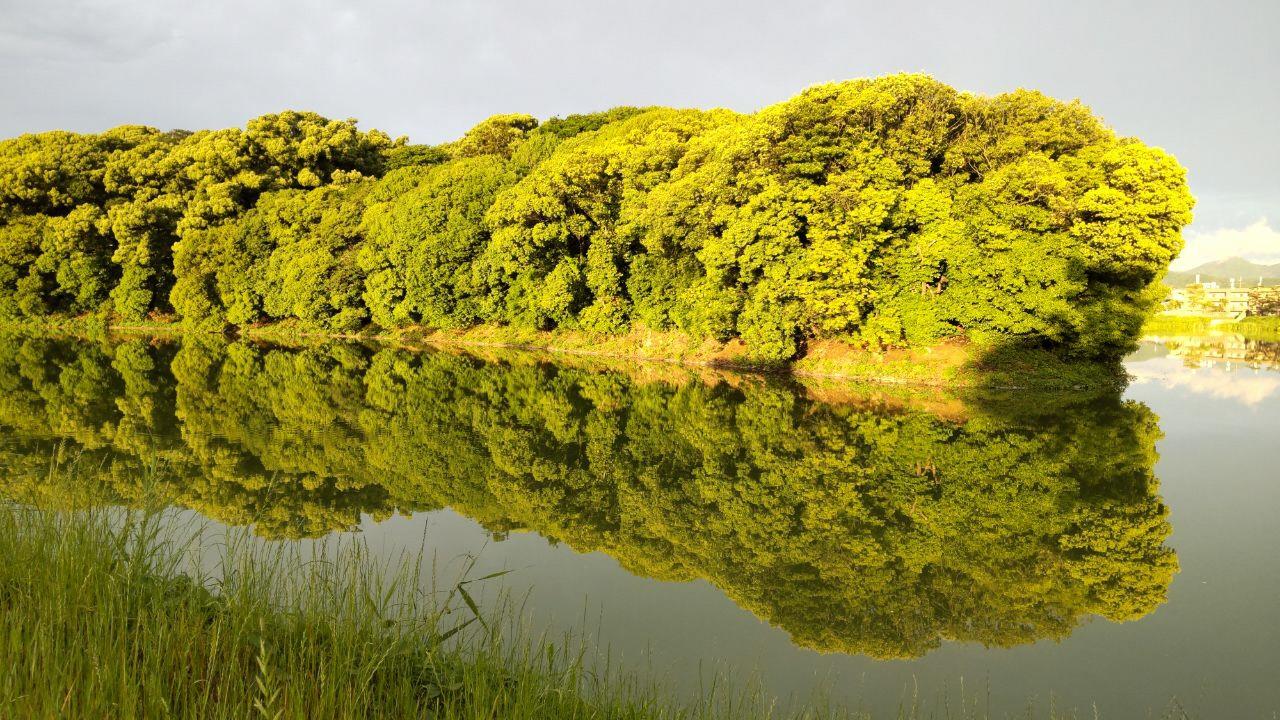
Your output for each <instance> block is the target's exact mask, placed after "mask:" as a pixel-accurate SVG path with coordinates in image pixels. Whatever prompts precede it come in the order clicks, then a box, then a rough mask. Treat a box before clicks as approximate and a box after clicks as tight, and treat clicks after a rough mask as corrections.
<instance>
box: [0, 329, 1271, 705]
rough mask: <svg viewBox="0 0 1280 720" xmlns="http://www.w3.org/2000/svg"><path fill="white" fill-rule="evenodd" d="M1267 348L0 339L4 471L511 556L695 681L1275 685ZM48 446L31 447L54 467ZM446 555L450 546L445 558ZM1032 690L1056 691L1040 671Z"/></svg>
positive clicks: (523, 576) (1220, 700)
mask: <svg viewBox="0 0 1280 720" xmlns="http://www.w3.org/2000/svg"><path fill="white" fill-rule="evenodd" d="M1278 357H1280V355H1278V354H1277V352H1276V346H1274V345H1266V344H1259V343H1250V342H1245V341H1242V340H1239V339H1238V338H1231V337H1226V338H1216V339H1213V340H1205V339H1200V340H1195V339H1169V340H1167V341H1166V342H1164V343H1162V344H1148V345H1145V346H1144V347H1143V348H1142V349H1141V350H1140V351H1139V352H1138V353H1136V354H1135V355H1134V356H1133V357H1132V358H1130V360H1129V362H1128V365H1127V366H1128V368H1129V370H1130V372H1131V373H1132V374H1133V375H1134V377H1135V380H1134V382H1133V383H1132V384H1131V385H1130V386H1129V388H1128V390H1127V391H1126V392H1125V393H1124V396H1123V397H1084V396H1078V395H1055V396H1034V395H1030V394H1025V393H1015V394H1009V395H1007V396H1002V397H993V396H983V397H965V396H956V395H950V394H946V393H942V392H936V391H928V392H925V391H908V390H902V389H892V388H878V387H871V388H858V387H851V386H849V385H847V384H839V383H830V382H823V381H818V380H807V381H789V380H780V379H769V378H761V377H755V376H743V375H733V374H727V373H719V372H715V371H709V370H692V369H684V368H678V367H673V366H668V365H662V364H642V365H639V366H636V365H623V366H619V365H616V364H615V365H610V364H606V363H596V362H588V361H581V360H579V361H573V360H569V361H568V364H565V363H566V361H565V360H564V359H561V361H560V364H556V363H552V362H550V361H548V360H547V359H546V358H539V357H536V356H530V355H501V356H496V357H489V358H478V357H473V356H469V355H462V354H455V353H446V352H434V353H410V352H405V351H398V350H390V349H382V348H376V347H364V346H359V345H330V346H323V347H312V348H305V349H293V350H290V349H281V348H271V347H263V346H255V345H251V344H239V343H232V344H227V343H223V342H221V341H215V340H213V339H198V340H187V341H184V342H176V341H143V340H130V341H126V342H122V343H105V342H101V343H87V342H78V341H70V340H49V339H13V338H8V339H4V340H3V341H2V342H0V428H2V429H3V437H4V442H3V444H2V445H0V469H2V470H3V472H0V494H3V495H4V496H6V497H9V498H12V499H15V500H18V501H22V502H33V503H36V504H40V505H44V506H49V507H69V506H77V505H82V504H84V503H97V504H125V505H128V504H133V503H137V502H139V499H140V498H143V497H152V496H155V495H157V494H158V495H159V496H160V497H161V498H163V499H164V500H165V501H166V502H168V503H171V504H173V505H174V506H177V507H180V508H187V509H189V510H190V511H193V512H195V513H198V514H200V515H202V516H204V517H207V518H211V519H213V520H214V521H217V522H219V523H226V524H231V525H243V524H252V525H253V527H254V528H255V531H256V532H257V533H259V534H260V535H262V536H263V537H265V538H270V539H280V540H281V541H290V542H294V541H297V542H306V539H307V538H316V537H323V536H325V535H327V534H331V533H336V532H350V531H353V530H358V531H360V532H362V533H363V536H364V538H365V539H366V540H367V541H368V542H369V543H370V545H371V547H372V548H373V549H374V550H375V551H377V552H379V553H383V554H387V555H396V554H399V553H401V552H403V551H405V550H406V549H408V550H411V551H412V550H414V549H416V548H417V547H418V546H419V545H420V544H421V543H423V542H425V543H426V547H427V548H428V549H429V550H430V551H431V552H433V553H434V554H435V555H436V556H438V557H439V558H441V559H443V560H448V559H450V558H458V557H461V556H464V555H473V556H476V557H477V558H478V566H477V567H476V569H475V570H474V571H473V572H475V573H485V572H489V571H492V570H498V569H511V570H514V572H513V573H511V574H510V575H507V576H504V577H503V578H502V581H503V583H504V587H505V589H507V590H508V591H510V592H512V593H515V594H516V595H517V596H519V597H524V598H525V605H524V607H525V611H526V613H527V615H528V617H529V620H530V622H531V623H532V624H533V625H534V626H536V627H545V628H549V629H551V630H552V631H553V632H556V631H560V630H565V629H569V630H575V631H585V632H588V633H590V635H591V637H592V639H593V640H594V641H595V642H597V643H599V644H600V645H601V646H602V647H607V648H609V653H610V655H611V657H612V659H613V661H614V663H615V664H620V665H622V666H624V667H629V668H635V669H637V670H639V671H641V672H644V673H647V674H652V675H657V676H660V677H662V678H663V679H665V681H667V682H668V683H670V684H671V686H672V687H673V688H674V689H676V690H677V691H684V692H696V691H697V690H698V687H699V683H700V682H701V681H702V679H703V678H705V677H706V675H707V669H708V668H727V669H729V671H730V672H731V673H732V674H733V675H735V676H736V678H737V679H738V680H739V681H746V680H747V679H752V678H753V679H754V680H755V681H757V682H758V683H759V684H760V685H761V686H763V687H764V689H766V690H768V691H770V692H773V693H776V694H778V695H780V696H783V697H788V696H798V697H807V696H808V695H809V694H810V693H811V692H813V690H814V688H823V689H825V691H826V692H827V693H828V694H830V695H831V696H833V697H834V698H836V699H838V700H844V701H847V702H851V703H854V704H856V705H860V706H862V707H864V708H866V709H870V710H874V711H878V712H890V713H891V712H893V711H895V710H896V709H897V707H898V706H899V704H900V703H901V702H902V701H903V698H904V697H908V698H909V697H910V696H911V695H912V694H913V693H918V694H919V696H920V698H921V699H922V700H924V701H925V702H927V703H930V704H933V703H938V702H941V700H942V698H943V697H944V696H945V697H950V698H952V699H953V700H952V701H953V702H954V698H956V697H958V695H959V693H960V687H961V685H962V684H963V687H964V692H965V693H966V694H967V695H970V696H973V695H977V696H978V697H979V698H980V701H981V704H982V705H983V706H984V707H985V706H987V705H988V704H989V705H990V707H991V708H992V710H993V711H995V712H996V713H997V714H998V713H1002V712H1008V711H1015V710H1017V709H1019V708H1021V707H1024V706H1025V705H1026V704H1027V703H1028V701H1032V702H1037V703H1038V704H1039V705H1040V707H1041V708H1042V709H1044V708H1047V707H1048V705H1049V703H1050V702H1052V703H1053V704H1055V705H1056V706H1057V707H1059V708H1077V709H1079V710H1080V711H1081V714H1083V715H1086V716H1091V714H1092V712H1093V708H1094V707H1095V706H1096V707H1097V708H1098V710H1099V712H1100V714H1101V715H1102V716H1103V717H1117V718H1129V717H1144V716H1146V715H1148V714H1149V713H1158V712H1160V711H1163V710H1165V709H1167V708H1169V707H1171V706H1179V707H1186V708H1188V709H1190V710H1192V711H1193V712H1195V713H1197V714H1198V715H1200V716H1203V717H1232V718H1249V717H1259V718H1264V717H1275V715H1276V712H1277V711H1278V710H1280V684H1278V683H1277V682H1276V680H1277V678H1280V625H1278V624H1277V620H1278V619H1280V617H1278V612H1277V608H1278V607H1280V602H1278V601H1280V561H1277V558H1276V556H1275V551H1276V543H1275V541H1274V537H1275V533H1274V529H1273V528H1274V522H1273V517H1274V509H1275V508H1276V507H1280V483H1277V473H1276V467H1277V461H1278V460H1280V450H1278V449H1277V443H1276V440H1277V438H1280V434H1278V432H1277V431H1278V430H1280V370H1278V369H1277V368H1278V367H1280V363H1278V362H1277V358H1278ZM51 466H54V467H57V468H58V469H59V470H58V471H57V472H53V473H51V472H50V467H51ZM454 564H455V565H456V563H454ZM1051 698H1052V700H1050V699H1051Z"/></svg>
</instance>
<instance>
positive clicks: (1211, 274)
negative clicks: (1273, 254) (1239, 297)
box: [1165, 257, 1280, 287]
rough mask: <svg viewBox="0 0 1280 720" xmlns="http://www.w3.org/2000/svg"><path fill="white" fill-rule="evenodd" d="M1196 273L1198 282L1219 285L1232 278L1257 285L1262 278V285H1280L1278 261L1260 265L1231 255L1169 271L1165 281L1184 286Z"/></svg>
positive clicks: (1192, 279) (1191, 281)
mask: <svg viewBox="0 0 1280 720" xmlns="http://www.w3.org/2000/svg"><path fill="white" fill-rule="evenodd" d="M1196 275H1199V276H1200V282H1206V283H1209V282H1216V283H1218V284H1219V285H1227V284H1229V283H1230V282H1231V279H1232V278H1235V279H1236V280H1239V281H1241V282H1242V283H1243V284H1244V285H1257V284H1258V278H1262V284H1263V285H1280V263H1276V264H1275V265H1260V264H1258V263H1255V262H1250V261H1248V260H1245V259H1244V258H1238V257H1233V258H1227V259H1226V260H1216V261H1214V262H1209V263H1205V264H1203V265H1199V266H1197V267H1194V268H1191V269H1190V270H1183V271H1181V272H1171V273H1169V275H1168V277H1166V278H1165V282H1166V283H1168V284H1169V285H1170V286H1172V287H1186V286H1187V285H1189V284H1191V283H1193V282H1195V281H1196Z"/></svg>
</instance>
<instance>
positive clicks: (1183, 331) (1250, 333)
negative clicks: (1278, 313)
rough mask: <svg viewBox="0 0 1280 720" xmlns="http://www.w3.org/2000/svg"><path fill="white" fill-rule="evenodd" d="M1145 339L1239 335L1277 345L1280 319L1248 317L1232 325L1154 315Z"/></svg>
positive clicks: (1189, 317)
mask: <svg viewBox="0 0 1280 720" xmlns="http://www.w3.org/2000/svg"><path fill="white" fill-rule="evenodd" d="M1142 333H1143V335H1145V336H1147V337H1169V336H1188V337H1198V336H1201V335H1206V334H1210V333H1223V334H1234V335H1240V336H1242V337H1244V338H1245V339H1247V340H1257V341H1260V342H1280V317H1247V318H1244V319H1243V320H1237V321H1234V322H1220V323H1217V324H1214V323H1213V320H1212V319H1211V318H1207V317H1199V316H1195V315H1156V316H1154V317H1152V318H1151V319H1150V320H1148V321H1147V324H1146V325H1144V326H1143V328H1142Z"/></svg>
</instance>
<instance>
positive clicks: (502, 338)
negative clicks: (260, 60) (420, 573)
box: [0, 318, 1128, 392]
mask: <svg viewBox="0 0 1280 720" xmlns="http://www.w3.org/2000/svg"><path fill="white" fill-rule="evenodd" d="M0 331H4V332H14V333H34V334H39V335H47V334H52V335H70V336H73V337H84V338H95V337H110V336H132V337H137V336H152V337H183V336H206V337H224V338H228V339H239V340H244V341H251V342H261V343H271V344H276V345H284V346H288V345H305V344H308V343H316V342H328V341H343V342H367V343H378V344H384V345H388V346H391V347H398V348H403V349H406V350H411V351H423V350H426V349H428V348H432V349H445V348H457V349H462V350H466V349H468V348H488V349H501V350H512V351H518V352H530V353H540V354H547V355H553V356H573V357H583V358H598V359H603V360H613V361H632V362H644V363H662V364H668V365H676V366H682V367H691V368H705V369H711V370H721V371H726V372H734V373H748V374H759V375H769V376H779V377H795V378H814V379H825V380H834V381H840V382H848V383H869V384H875V385H884V386H895V387H905V388H911V387H918V388H928V389H936V390H956V391H981V390H987V391H1033V392H1045V391H1047V392H1080V391H1104V390H1117V389H1122V388H1123V387H1124V386H1125V385H1126V384H1127V382H1128V377H1127V375H1126V374H1125V373H1124V371H1123V369H1122V368H1120V366H1119V363H1118V362H1116V363H1106V362H1085V361H1071V360H1066V359H1064V358H1062V357H1060V356H1058V355H1056V354H1055V353H1053V352H1051V351H1048V350H1043V349H1036V348H1019V347H1012V346H1006V347H1001V346H997V345H984V344H980V343H976V342H974V341H972V340H968V339H962V338H954V339H949V340H946V341H944V342H942V343H939V344H937V345H933V346H929V347H919V348H887V349H883V350H873V349H869V348H864V347H859V346H857V345H854V344H851V343H847V342H842V341H839V340H819V341H813V342H811V343H809V345H808V346H807V347H806V349H805V352H804V354H802V355H801V356H800V357H798V358H796V359H795V360H792V361H790V362H786V363H762V362H757V361H752V360H751V356H750V349H749V348H748V346H746V345H745V344H744V343H743V342H742V341H741V340H739V339H737V338H734V339H731V340H729V341H717V340H714V339H705V340H701V341H699V340H696V339H694V338H692V337H690V336H688V335H685V334H684V333H680V332H674V331H654V330H646V329H633V330H631V331H630V332H628V333H626V334H623V335H608V336H600V335H593V334H590V333H585V332H581V331H576V330H554V331H547V330H525V329H519V328H512V327H509V326H498V325H480V326H475V327H471V328H465V329H433V328H424V327H419V326H410V327H406V328H402V329H399V330H395V331H378V332H355V333H351V332H346V333H344V332H326V331H321V330H316V329H313V328H306V327H299V326H297V325H293V324H290V323H272V324H263V325H249V326H243V327H233V328H228V329H227V330H224V331H217V330H207V329H200V328H198V327H191V326H187V325H184V324H182V323H179V322H173V321H166V320H160V321H153V322H145V323H107V322H101V321H95V320H94V319H92V318H72V319H66V320H62V321H52V322H26V323H24V322H0Z"/></svg>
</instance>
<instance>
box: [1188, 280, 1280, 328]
mask: <svg viewBox="0 0 1280 720" xmlns="http://www.w3.org/2000/svg"><path fill="white" fill-rule="evenodd" d="M1196 280H1197V282H1196V283H1193V284H1191V285H1188V286H1187V287H1186V288H1185V289H1175V290H1173V291H1171V292H1170V293H1169V298H1168V300H1166V301H1165V308H1166V310H1167V311H1169V312H1172V313H1174V314H1186V315H1205V314H1207V315H1211V316H1218V317H1222V318H1242V317H1245V316H1249V315H1280V287H1275V286H1271V287H1266V286H1262V285H1257V286H1255V287H1248V286H1246V285H1245V284H1244V283H1243V282H1242V281H1239V280H1236V279H1232V280H1231V281H1230V282H1229V283H1228V286H1227V287H1221V286H1220V285H1219V284H1218V283H1216V282H1208V283H1200V282H1198V281H1199V280H1200V278H1199V276H1197V277H1196Z"/></svg>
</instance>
